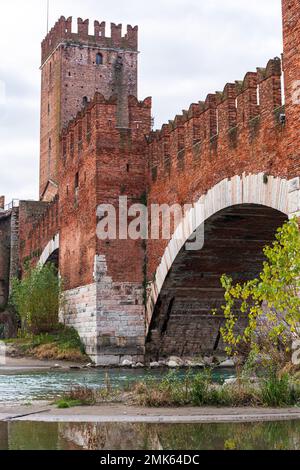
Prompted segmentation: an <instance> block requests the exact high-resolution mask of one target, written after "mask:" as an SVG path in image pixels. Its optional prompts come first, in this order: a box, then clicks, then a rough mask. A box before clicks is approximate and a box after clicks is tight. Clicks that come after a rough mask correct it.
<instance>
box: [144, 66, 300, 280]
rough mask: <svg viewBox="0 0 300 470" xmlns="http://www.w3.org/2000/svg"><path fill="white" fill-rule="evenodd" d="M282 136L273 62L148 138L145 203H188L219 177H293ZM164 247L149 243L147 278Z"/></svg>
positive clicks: (278, 84)
mask: <svg viewBox="0 0 300 470" xmlns="http://www.w3.org/2000/svg"><path fill="white" fill-rule="evenodd" d="M286 138H287V129H286V126H285V121H284V107H283V105H282V98H281V63H280V59H278V58H275V59H273V60H270V61H269V62H268V64H267V67H266V68H264V69H263V68H259V69H257V71H256V72H248V73H247V74H246V76H245V78H244V80H243V81H242V82H236V83H235V84H227V85H226V86H225V88H224V90H223V92H222V93H221V92H220V93H216V94H210V95H208V96H207V98H206V100H205V102H200V103H198V104H192V105H191V106H190V108H189V110H188V111H185V112H183V114H182V115H179V116H176V118H175V119H174V121H171V122H170V123H169V124H167V125H164V126H163V127H162V129H161V130H160V131H156V132H155V133H152V134H151V136H150V138H149V146H148V152H149V194H148V204H149V205H150V204H151V203H156V204H157V203H160V204H163V203H164V204H170V205H172V204H174V203H179V204H181V205H183V204H192V203H194V202H195V201H197V200H198V199H199V198H200V197H201V196H202V195H204V194H206V193H207V192H208V190H209V189H210V188H212V187H214V186H215V185H216V184H218V183H219V182H220V181H222V180H223V179H224V178H232V177H234V176H235V175H242V174H243V173H246V174H250V173H252V174H258V173H260V172H263V173H265V174H266V175H273V176H281V177H282V178H285V177H286V178H292V177H294V176H297V175H294V174H292V171H291V168H290V165H289V160H288V158H286V141H287V140H286ZM166 246H167V242H166V241H164V240H158V241H156V240H154V241H152V240H149V243H148V249H147V252H148V260H149V262H148V279H152V277H153V275H154V273H155V271H156V268H157V266H158V264H159V260H160V259H161V256H162V255H163V252H164V250H165V248H166Z"/></svg>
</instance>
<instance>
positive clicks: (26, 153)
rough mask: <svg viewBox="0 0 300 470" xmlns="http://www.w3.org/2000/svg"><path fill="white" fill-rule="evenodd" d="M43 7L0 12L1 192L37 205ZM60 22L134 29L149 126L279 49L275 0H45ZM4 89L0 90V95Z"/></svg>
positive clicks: (23, 4)
mask: <svg viewBox="0 0 300 470" xmlns="http://www.w3.org/2000/svg"><path fill="white" fill-rule="evenodd" d="M46 3H47V0H26V1H24V0H10V1H8V0H5V1H2V2H1V6H0V9H1V10H0V50H1V62H0V163H1V164H0V193H1V194H5V195H6V196H7V202H8V201H9V200H11V199H12V198H22V199H36V198H38V161H39V107H40V103H39V100H40V72H39V65H40V42H41V40H42V39H43V37H44V35H45V33H46ZM50 6H51V8H50V24H51V25H53V23H54V22H55V21H56V20H57V19H58V17H59V16H61V15H64V16H66V17H67V16H73V18H74V19H75V21H76V18H77V17H78V16H80V17H82V18H83V19H86V18H89V19H90V26H91V27H92V26H93V20H95V19H98V20H101V21H102V20H105V21H106V22H107V23H110V22H114V23H123V25H124V26H126V24H127V23H129V24H132V25H136V24H138V25H139V49H140V51H141V55H140V66H139V98H140V99H142V98H145V97H147V96H152V97H153V116H154V117H155V127H160V126H161V124H162V123H163V122H167V121H168V120H169V119H172V118H174V116H175V115H176V114H177V113H180V112H181V110H182V109H186V108H188V107H189V105H190V103H191V102H197V101H199V100H203V99H205V97H206V95H207V93H210V92H214V91H216V90H222V89H223V87H224V85H225V84H226V83H227V82H230V81H234V80H240V79H242V78H243V77H244V75H245V73H246V72H247V71H252V70H254V71H255V69H256V67H258V66H265V65H266V63H267V61H268V59H269V58H273V57H275V56H278V55H280V54H281V52H282V39H281V34H282V32H281V2H280V0H251V1H248V0H152V1H143V0H102V1H100V0H50ZM4 88H5V90H4ZM1 194H0V195H1Z"/></svg>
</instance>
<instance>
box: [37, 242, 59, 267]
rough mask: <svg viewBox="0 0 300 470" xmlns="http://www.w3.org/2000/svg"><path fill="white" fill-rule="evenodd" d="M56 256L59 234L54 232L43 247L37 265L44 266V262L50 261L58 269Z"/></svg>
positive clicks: (57, 254)
mask: <svg viewBox="0 0 300 470" xmlns="http://www.w3.org/2000/svg"><path fill="white" fill-rule="evenodd" d="M58 256H59V234H56V235H55V236H54V237H53V238H52V239H51V240H50V241H49V242H48V243H47V245H46V247H45V248H44V250H43V252H42V254H41V256H40V259H39V262H38V264H39V265H42V266H44V265H45V264H46V263H49V262H52V263H54V264H55V266H56V267H57V269H58Z"/></svg>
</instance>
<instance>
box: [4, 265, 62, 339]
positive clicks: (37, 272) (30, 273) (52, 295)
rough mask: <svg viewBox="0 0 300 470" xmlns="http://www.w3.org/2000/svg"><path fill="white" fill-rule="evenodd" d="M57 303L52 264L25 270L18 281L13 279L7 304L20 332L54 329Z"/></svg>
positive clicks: (59, 292)
mask: <svg viewBox="0 0 300 470" xmlns="http://www.w3.org/2000/svg"><path fill="white" fill-rule="evenodd" d="M61 300H62V290H61V282H60V279H59V277H58V275H57V269H56V267H55V266H54V265H53V264H46V265H45V266H37V267H36V268H28V269H27V270H26V272H25V274H24V277H23V279H22V280H19V279H14V280H13V285H12V295H11V303H12V305H13V306H14V308H15V309H16V311H17V313H18V315H19V316H20V320H21V324H22V330H23V331H26V332H30V333H33V334H39V333H46V332H50V331H53V330H55V329H56V328H57V325H58V313H59V306H60V302H61Z"/></svg>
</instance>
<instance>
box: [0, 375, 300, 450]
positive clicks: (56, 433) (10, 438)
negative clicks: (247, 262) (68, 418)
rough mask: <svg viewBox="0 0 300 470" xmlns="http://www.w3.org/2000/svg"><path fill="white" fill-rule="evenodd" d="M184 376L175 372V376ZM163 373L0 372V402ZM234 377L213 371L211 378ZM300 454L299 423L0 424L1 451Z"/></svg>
mask: <svg viewBox="0 0 300 470" xmlns="http://www.w3.org/2000/svg"><path fill="white" fill-rule="evenodd" d="M183 373H184V372H181V371H179V372H178V374H183ZM165 374H166V371H160V370H156V371H150V372H149V371H144V370H129V369H128V370H124V369H123V370H117V369H112V370H101V369H95V370H94V369H92V370H78V371H77V370H74V371H63V370H55V371H37V372H32V371H31V372H26V371H23V372H22V371H19V372H13V371H10V372H5V373H4V372H2V371H1V372H0V404H1V403H2V404H3V403H6V404H7V403H8V402H14V403H19V404H21V403H34V401H35V400H45V399H46V400H50V399H53V398H56V397H58V396H60V395H62V394H63V393H64V392H65V391H67V390H70V388H72V387H73V386H78V385H85V386H88V387H92V388H98V387H105V384H106V381H107V376H109V379H110V382H111V384H113V385H119V386H122V385H126V383H128V382H130V381H136V380H138V379H141V378H145V377H146V376H149V375H151V376H152V377H156V378H161V377H162V376H163V375H165ZM233 375H234V373H233V371H231V370H217V371H215V372H214V380H215V381H217V382H223V381H224V380H225V379H227V378H232V377H233ZM72 449H74V450H76V449H78V450H79V449H83V450H84V449H86V450H181V449H187V450H224V449H239V450H252V449H255V450H260V449H262V450H300V421H285V422H272V423H233V424H224V423H222V424H190V425H189V424H149V423H147V424H137V423H134V424H133V423H119V424H118V423H107V424H105V423H104V424H103V423H101V424H99V423H42V422H24V421H19V422H17V421H13V422H0V450H72Z"/></svg>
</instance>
